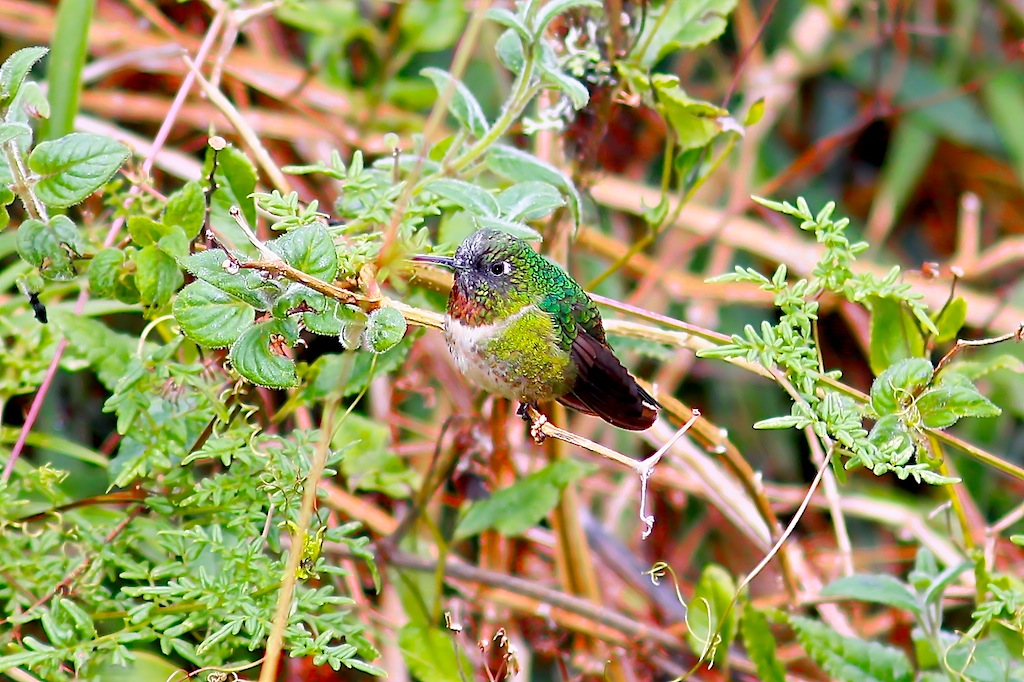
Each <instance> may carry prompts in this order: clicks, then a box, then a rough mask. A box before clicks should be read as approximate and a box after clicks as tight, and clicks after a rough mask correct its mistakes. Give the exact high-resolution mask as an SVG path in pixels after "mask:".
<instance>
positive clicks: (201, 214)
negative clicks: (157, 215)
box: [161, 180, 206, 241]
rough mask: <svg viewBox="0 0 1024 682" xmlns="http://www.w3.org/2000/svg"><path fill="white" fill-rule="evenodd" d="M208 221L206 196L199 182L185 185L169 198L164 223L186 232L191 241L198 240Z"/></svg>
mask: <svg viewBox="0 0 1024 682" xmlns="http://www.w3.org/2000/svg"><path fill="white" fill-rule="evenodd" d="M205 221H206V195H205V194H204V193H203V187H202V185H200V184H199V183H198V182H197V181H195V180H193V181H191V182H187V183H185V184H184V185H183V186H182V187H181V189H179V190H178V191H177V192H175V193H174V194H172V195H171V196H169V197H167V206H166V207H165V208H164V215H163V220H162V221H161V222H163V223H164V224H165V225H176V226H178V227H180V228H181V229H182V230H184V231H185V236H186V237H188V239H189V241H191V240H193V239H195V238H196V236H197V235H198V234H199V230H201V229H202V227H203V223H204V222H205Z"/></svg>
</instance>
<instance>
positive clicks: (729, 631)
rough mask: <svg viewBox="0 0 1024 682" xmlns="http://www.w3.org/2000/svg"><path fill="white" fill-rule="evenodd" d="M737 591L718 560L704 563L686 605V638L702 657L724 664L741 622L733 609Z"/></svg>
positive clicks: (691, 647)
mask: <svg viewBox="0 0 1024 682" xmlns="http://www.w3.org/2000/svg"><path fill="white" fill-rule="evenodd" d="M735 594H736V581H734V580H733V578H732V576H731V575H729V572H728V571H726V570H725V569H724V568H722V567H721V566H719V565H717V564H707V565H706V566H705V567H704V570H702V571H701V574H700V578H699V579H698V580H697V585H696V587H695V588H694V592H693V598H692V599H691V600H690V603H689V604H688V605H687V609H686V623H687V630H686V639H687V641H688V642H689V644H690V649H691V650H693V653H694V654H696V655H697V656H699V657H700V658H701V660H704V661H713V662H714V663H716V664H721V663H722V662H723V661H724V660H725V659H726V657H727V656H728V655H729V646H730V645H731V644H732V641H733V639H735V637H736V625H737V622H738V613H737V611H736V609H729V605H730V603H731V602H732V599H733V596H734V595H735ZM726 611H728V614H727V613H726ZM723 619H724V620H723Z"/></svg>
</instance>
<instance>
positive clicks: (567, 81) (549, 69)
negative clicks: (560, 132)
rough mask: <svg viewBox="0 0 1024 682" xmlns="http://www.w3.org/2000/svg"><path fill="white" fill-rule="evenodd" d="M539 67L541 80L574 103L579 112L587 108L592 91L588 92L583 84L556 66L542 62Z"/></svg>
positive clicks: (573, 105)
mask: <svg viewBox="0 0 1024 682" xmlns="http://www.w3.org/2000/svg"><path fill="white" fill-rule="evenodd" d="M537 67H538V69H539V70H540V73H541V80H543V81H544V82H545V83H546V84H548V85H549V86H551V87H552V88H553V89H555V90H558V91H559V92H561V93H563V94H564V95H565V96H566V97H568V98H569V101H570V102H572V108H573V109H575V110H576V111H579V110H580V109H582V108H583V107H585V106H587V102H589V101H590V91H589V90H587V88H586V86H585V85H583V83H580V82H579V81H578V80H576V79H575V78H573V77H572V76H570V75H569V74H567V73H565V72H564V71H562V70H561V69H560V68H558V66H556V65H554V64H548V63H546V62H545V61H541V62H540V63H538V64H537Z"/></svg>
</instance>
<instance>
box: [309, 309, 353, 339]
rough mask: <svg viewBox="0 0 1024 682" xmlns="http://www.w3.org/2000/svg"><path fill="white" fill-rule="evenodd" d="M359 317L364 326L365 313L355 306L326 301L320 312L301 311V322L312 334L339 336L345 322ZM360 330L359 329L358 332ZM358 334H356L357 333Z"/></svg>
mask: <svg viewBox="0 0 1024 682" xmlns="http://www.w3.org/2000/svg"><path fill="white" fill-rule="evenodd" d="M355 319H359V321H360V322H361V323H362V324H363V325H364V326H365V324H366V313H364V312H363V311H362V310H360V309H359V308H356V307H355V306H351V305H346V304H343V303H339V302H338V301H327V304H326V305H325V306H324V310H323V312H321V313H303V315H302V324H303V325H304V326H305V327H306V328H307V329H308V330H309V331H311V332H313V333H314V334H323V335H324V336H339V335H340V334H341V332H342V329H343V328H344V326H345V324H346V322H351V321H352V320H355ZM361 333H362V331H361V330H360V334H361ZM357 336H358V335H357Z"/></svg>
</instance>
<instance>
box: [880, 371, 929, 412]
mask: <svg viewBox="0 0 1024 682" xmlns="http://www.w3.org/2000/svg"><path fill="white" fill-rule="evenodd" d="M933 371H934V369H933V368H932V363H931V362H929V361H928V360H925V359H924V358H907V359H906V360H901V361H899V362H897V363H896V364H895V365H892V366H891V367H889V368H887V369H886V370H885V371H884V372H882V373H881V374H879V375H878V376H877V377H876V378H875V380H874V382H872V384H871V408H872V409H873V410H874V411H875V414H877V415H879V416H884V415H887V414H893V413H894V412H896V411H897V410H898V409H899V408H900V406H901V405H904V404H906V403H907V402H908V401H909V399H910V397H911V395H912V394H913V393H914V392H915V391H917V390H918V389H920V388H922V387H923V386H926V385H927V384H928V382H929V381H931V378H932V373H933Z"/></svg>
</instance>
